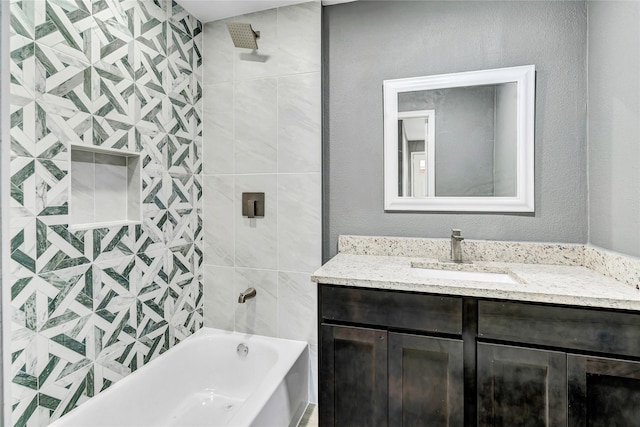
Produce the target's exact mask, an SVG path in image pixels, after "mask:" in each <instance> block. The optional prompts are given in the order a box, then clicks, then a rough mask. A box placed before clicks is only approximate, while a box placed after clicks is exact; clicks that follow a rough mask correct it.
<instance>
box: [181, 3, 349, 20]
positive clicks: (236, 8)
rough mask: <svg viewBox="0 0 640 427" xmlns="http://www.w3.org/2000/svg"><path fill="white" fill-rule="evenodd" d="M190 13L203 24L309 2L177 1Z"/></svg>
mask: <svg viewBox="0 0 640 427" xmlns="http://www.w3.org/2000/svg"><path fill="white" fill-rule="evenodd" d="M176 1H177V2H178V3H180V5H181V6H182V7H184V8H185V9H186V10H187V11H188V12H189V13H191V14H192V15H193V16H195V17H196V18H198V19H199V20H200V21H201V22H211V21H217V20H218V19H224V18H230V17H232V16H238V15H244V14H245V13H251V12H258V11H261V10H267V9H273V8H276V7H282V6H289V5H292V4H298V3H306V2H307V1H309V0H176ZM350 1H355V0H323V1H322V4H323V5H325V6H327V5H331V4H337V3H346V2H350Z"/></svg>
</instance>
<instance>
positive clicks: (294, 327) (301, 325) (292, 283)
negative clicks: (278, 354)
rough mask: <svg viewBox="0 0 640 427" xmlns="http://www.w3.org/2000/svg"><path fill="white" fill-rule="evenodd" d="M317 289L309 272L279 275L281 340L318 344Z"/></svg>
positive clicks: (279, 331) (279, 330) (280, 273)
mask: <svg viewBox="0 0 640 427" xmlns="http://www.w3.org/2000/svg"><path fill="white" fill-rule="evenodd" d="M316 289H317V288H316V284H315V283H313V282H312V281H311V274H310V273H291V272H287V271H279V272H278V336H279V337H281V338H288V339H292V340H300V341H306V342H308V343H309V344H311V345H316V344H317V343H318V339H317V323H318V322H317V318H318V316H317V315H316V307H317V290H316Z"/></svg>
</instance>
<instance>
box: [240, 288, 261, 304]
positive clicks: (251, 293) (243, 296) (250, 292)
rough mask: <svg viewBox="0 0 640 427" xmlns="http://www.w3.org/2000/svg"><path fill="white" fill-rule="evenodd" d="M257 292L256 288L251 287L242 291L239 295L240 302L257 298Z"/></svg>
mask: <svg viewBox="0 0 640 427" xmlns="http://www.w3.org/2000/svg"><path fill="white" fill-rule="evenodd" d="M256 293H257V292H256V290H255V288H249V289H247V290H246V291H244V292H240V296H239V297H238V302H239V303H240V304H244V303H245V302H246V301H247V300H248V299H251V298H255V297H256Z"/></svg>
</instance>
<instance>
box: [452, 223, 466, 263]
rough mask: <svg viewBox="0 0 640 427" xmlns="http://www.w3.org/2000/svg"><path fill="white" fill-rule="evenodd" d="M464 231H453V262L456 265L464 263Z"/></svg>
mask: <svg viewBox="0 0 640 427" xmlns="http://www.w3.org/2000/svg"><path fill="white" fill-rule="evenodd" d="M461 232H462V230H460V229H459V228H453V229H451V261H452V262H456V263H461V262H462V241H463V240H464V237H462V236H461V235H460V233H461Z"/></svg>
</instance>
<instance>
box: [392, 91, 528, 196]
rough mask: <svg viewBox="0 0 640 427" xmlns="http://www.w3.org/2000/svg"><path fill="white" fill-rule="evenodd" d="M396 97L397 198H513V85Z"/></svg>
mask: <svg viewBox="0 0 640 427" xmlns="http://www.w3.org/2000/svg"><path fill="white" fill-rule="evenodd" d="M397 96H398V98H397V105H398V144H397V146H398V160H397V161H398V195H399V196H400V197H413V198H424V197H515V196H516V191H517V186H516V184H517V176H516V172H517V168H516V165H517V162H516V151H517V150H516V149H517V83H516V82H507V83H500V84H491V85H479V86H466V87H451V88H442V89H432V90H419V91H407V92H399V93H398V95H397Z"/></svg>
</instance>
